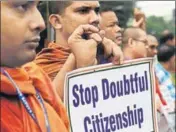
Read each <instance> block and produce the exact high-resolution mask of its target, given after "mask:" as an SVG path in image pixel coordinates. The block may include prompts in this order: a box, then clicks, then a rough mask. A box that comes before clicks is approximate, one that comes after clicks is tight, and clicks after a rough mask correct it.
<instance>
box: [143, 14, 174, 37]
mask: <svg viewBox="0 0 176 132" xmlns="http://www.w3.org/2000/svg"><path fill="white" fill-rule="evenodd" d="M146 26H147V33H149V34H153V35H155V36H156V37H157V38H159V37H160V35H161V33H162V32H163V31H164V30H166V29H168V30H169V31H171V32H173V33H175V25H174V22H173V21H166V20H164V18H163V17H157V16H150V17H148V18H147V20H146Z"/></svg>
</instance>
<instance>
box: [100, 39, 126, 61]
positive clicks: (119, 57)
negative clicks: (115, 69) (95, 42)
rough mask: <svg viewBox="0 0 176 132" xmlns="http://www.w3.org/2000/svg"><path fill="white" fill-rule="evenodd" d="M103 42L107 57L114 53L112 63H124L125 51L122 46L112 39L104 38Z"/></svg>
mask: <svg viewBox="0 0 176 132" xmlns="http://www.w3.org/2000/svg"><path fill="white" fill-rule="evenodd" d="M102 44H103V46H104V52H105V57H108V56H110V55H112V56H113V57H112V63H114V64H122V63H123V59H124V58H123V52H122V50H121V48H120V47H119V46H118V45H117V44H116V43H115V42H113V41H112V40H110V39H107V38H106V37H104V38H103V41H102Z"/></svg>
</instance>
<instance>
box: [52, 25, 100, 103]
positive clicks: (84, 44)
mask: <svg viewBox="0 0 176 132" xmlns="http://www.w3.org/2000/svg"><path fill="white" fill-rule="evenodd" d="M88 31H89V32H90V31H91V34H90V38H89V39H88V40H86V39H84V38H83V37H82V35H83V34H84V33H86V32H88ZM97 32H99V30H98V29H97V28H95V27H94V26H91V25H81V26H79V27H78V28H77V29H76V30H75V31H74V32H73V33H72V35H71V36H70V37H69V39H68V45H69V46H70V48H71V51H72V53H71V54H70V56H69V57H68V59H67V61H66V62H65V64H64V65H63V67H62V68H61V70H60V71H59V73H58V74H57V76H56V77H55V79H54V80H53V84H54V86H55V87H56V89H57V93H58V94H59V96H60V97H61V99H62V100H63V99H64V81H65V76H66V74H67V73H68V72H70V71H72V70H74V69H77V68H80V67H87V66H91V65H95V64H96V63H97V60H96V49H97V44H98V42H101V37H100V36H99V35H98V34H97Z"/></svg>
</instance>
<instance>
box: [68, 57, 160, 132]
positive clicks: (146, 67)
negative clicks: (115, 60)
mask: <svg viewBox="0 0 176 132" xmlns="http://www.w3.org/2000/svg"><path fill="white" fill-rule="evenodd" d="M152 64H153V61H152V59H142V60H141V59H138V60H135V61H129V62H126V63H125V64H123V65H120V66H114V65H112V64H106V65H99V66H94V67H89V68H83V69H79V70H75V71H73V72H70V73H69V74H67V77H66V82H65V104H66V107H67V111H68V115H69V119H70V124H71V132H157V125H156V112H155V104H154V102H155V99H154V94H153V93H154V77H153V68H152Z"/></svg>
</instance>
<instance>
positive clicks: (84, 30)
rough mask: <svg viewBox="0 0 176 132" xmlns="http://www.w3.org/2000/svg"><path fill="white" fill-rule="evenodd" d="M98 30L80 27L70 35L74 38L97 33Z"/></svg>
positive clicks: (91, 27) (92, 27)
mask: <svg viewBox="0 0 176 132" xmlns="http://www.w3.org/2000/svg"><path fill="white" fill-rule="evenodd" d="M97 32H99V29H98V28H97V27H95V26H93V25H89V24H86V25H80V26H79V27H78V28H76V30H75V31H74V32H73V33H72V35H75V36H82V35H83V34H84V33H97Z"/></svg>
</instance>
